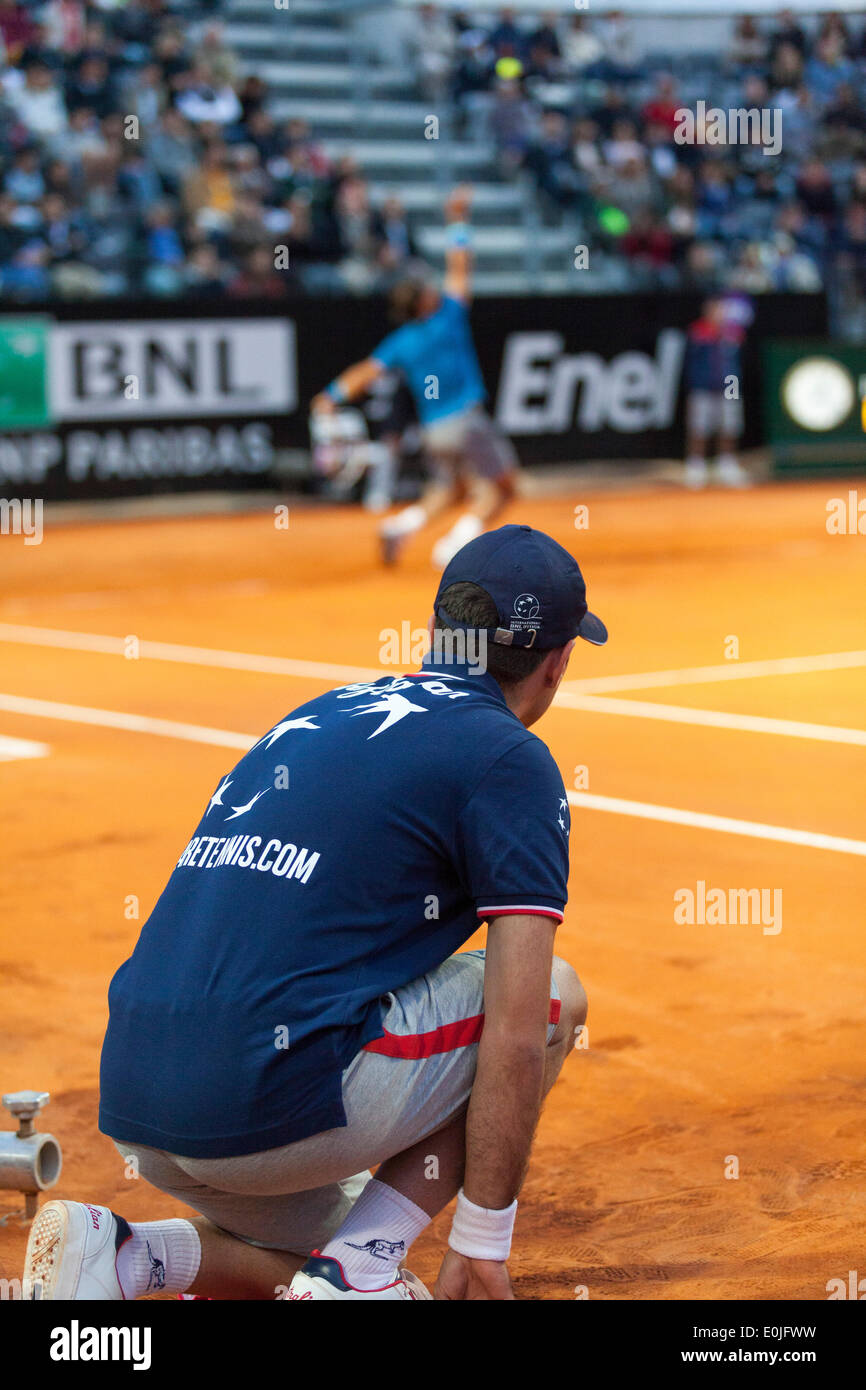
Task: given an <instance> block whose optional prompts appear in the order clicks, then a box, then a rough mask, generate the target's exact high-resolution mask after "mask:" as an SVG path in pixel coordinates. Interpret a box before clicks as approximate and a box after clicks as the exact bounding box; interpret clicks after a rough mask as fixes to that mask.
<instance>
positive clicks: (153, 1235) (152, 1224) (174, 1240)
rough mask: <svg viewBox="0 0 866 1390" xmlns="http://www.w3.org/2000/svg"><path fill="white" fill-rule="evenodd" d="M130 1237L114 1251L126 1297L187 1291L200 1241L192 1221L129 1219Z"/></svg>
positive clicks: (194, 1271)
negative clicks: (133, 1221)
mask: <svg viewBox="0 0 866 1390" xmlns="http://www.w3.org/2000/svg"><path fill="white" fill-rule="evenodd" d="M129 1229H130V1230H131V1231H132V1239H131V1240H128V1241H126V1243H125V1244H124V1245H122V1246H121V1247H120V1249H119V1250H118V1252H117V1278H118V1280H119V1282H120V1287H121V1288H122V1290H123V1295H124V1297H125V1298H141V1297H142V1296H143V1295H144V1294H146V1293H186V1291H187V1289H188V1288H189V1286H190V1284H191V1283H192V1282H193V1280H194V1279H195V1276H196V1275H197V1274H198V1267H199V1265H200V1264H201V1241H200V1240H199V1238H198V1231H197V1230H196V1228H195V1226H193V1224H192V1222H191V1221H184V1220H183V1219H182V1218H180V1217H178V1218H177V1219H175V1220H172V1221H136V1222H135V1224H133V1223H132V1222H130V1225H129Z"/></svg>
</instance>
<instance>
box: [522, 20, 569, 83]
mask: <svg viewBox="0 0 866 1390" xmlns="http://www.w3.org/2000/svg"><path fill="white" fill-rule="evenodd" d="M558 21H559V16H558V15H557V14H556V13H555V12H550V11H548V12H547V13H546V14H543V15H542V16H541V23H540V24H539V26H538V28H537V29H533V30H532V31H531V32H530V34H529V37H528V39H527V42H526V47H527V52H528V53H530V54H533V53H534V54H536V55H537V57H536V61H539V60H540V59H541V58H542V57H543V59H544V66H545V68H546V69H547V71H548V72H550V73H551V74H552V73H553V72H556V71H559V70H560V67H561V64H562V45H561V44H560V41H559V29H558Z"/></svg>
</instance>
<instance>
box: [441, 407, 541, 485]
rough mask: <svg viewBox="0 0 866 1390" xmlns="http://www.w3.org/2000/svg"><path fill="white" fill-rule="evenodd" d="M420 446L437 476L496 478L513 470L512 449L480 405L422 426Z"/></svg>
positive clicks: (515, 459) (513, 456) (513, 455)
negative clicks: (424, 449) (461, 473)
mask: <svg viewBox="0 0 866 1390" xmlns="http://www.w3.org/2000/svg"><path fill="white" fill-rule="evenodd" d="M424 445H425V447H426V449H427V451H428V453H429V454H430V456H431V459H432V461H433V466H434V470H435V471H436V472H437V473H438V474H440V475H447V476H448V477H449V478H450V477H453V475H454V473H455V472H463V471H466V472H469V473H473V474H475V475H476V476H477V477H479V478H499V477H502V475H503V474H505V473H512V472H513V471H514V470H515V469H516V468H517V467H518V462H517V454H516V453H515V451H514V445H513V444H512V443H511V440H510V439H509V438H508V436H507V435H506V434H503V432H502V430H501V429H500V428H499V426H498V425H497V424H496V422H495V421H494V420H491V418H490V416H489V415H488V414H487V412H486V410H483V409H482V407H481V406H480V405H473V406H470V407H469V409H468V410H458V411H457V412H456V413H455V414H454V415H447V416H446V417H445V419H444V420H434V421H433V423H432V424H431V425H425V426H424Z"/></svg>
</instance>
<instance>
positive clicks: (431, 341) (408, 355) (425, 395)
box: [370, 295, 486, 425]
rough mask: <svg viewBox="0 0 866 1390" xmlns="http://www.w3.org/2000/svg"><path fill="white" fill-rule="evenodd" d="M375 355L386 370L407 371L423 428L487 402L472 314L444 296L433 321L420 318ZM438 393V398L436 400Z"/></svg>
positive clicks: (390, 338)
mask: <svg viewBox="0 0 866 1390" xmlns="http://www.w3.org/2000/svg"><path fill="white" fill-rule="evenodd" d="M370 356H371V357H373V358H374V360H375V361H376V362H381V363H382V366H383V367H399V368H400V369H401V370H402V372H403V373H404V375H405V377H406V381H407V382H408V385H409V389H410V391H411V392H412V396H413V398H414V400H415V409H416V410H417V412H418V419H419V420H420V421H421V424H422V425H432V424H433V423H434V422H435V421H436V420H445V419H446V418H447V417H448V416H449V415H456V414H457V413H458V411H461V410H468V408H469V407H470V406H473V405H480V404H481V402H482V401H483V400H484V398H485V395H486V392H485V390H484V380H483V378H482V376H481V368H480V367H479V365H478V357H477V355H476V352H475V345H474V343H473V341H472V329H471V327H470V325H469V313H468V311H467V309H466V305H465V304H463V303H461V301H460V300H459V299H453V298H452V297H451V296H450V295H443V297H442V303H441V304H440V306H439V308H438V309H437V310H436V312H435V314H431V315H430V317H429V318H426V319H414V320H413V321H412V322H411V323H405V324H404V325H403V327H402V328H398V329H396V331H395V332H394V333H389V334H388V337H387V338H384V339H383V340H382V342H381V343H380V344H379V346H378V347H377V348H376V350H375V352H372V353H371V354H370ZM432 378H435V382H433V381H432V380H431V379H432ZM434 389H435V391H436V392H437V393H438V394H437V395H435V396H432V398H431V392H432V391H433V390H434Z"/></svg>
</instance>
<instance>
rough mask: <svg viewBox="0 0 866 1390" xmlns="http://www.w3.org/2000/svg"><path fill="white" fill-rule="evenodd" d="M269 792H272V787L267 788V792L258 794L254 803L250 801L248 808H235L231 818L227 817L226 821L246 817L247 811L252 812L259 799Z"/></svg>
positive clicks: (253, 800) (254, 798)
mask: <svg viewBox="0 0 866 1390" xmlns="http://www.w3.org/2000/svg"><path fill="white" fill-rule="evenodd" d="M267 791H270V787H265V791H262V792H256V794H255V796H254V797H253V799H252V801H248V802H247V804H246V806H233V807H232V814H231V815H230V816H226V820H237V818H238V816H245V815H246V813H247V811H251V810H252V809H253V807H254V806H255V804H256V802H257V801H258V799H259V797H260V796H264V794H265V792H267Z"/></svg>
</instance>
